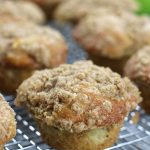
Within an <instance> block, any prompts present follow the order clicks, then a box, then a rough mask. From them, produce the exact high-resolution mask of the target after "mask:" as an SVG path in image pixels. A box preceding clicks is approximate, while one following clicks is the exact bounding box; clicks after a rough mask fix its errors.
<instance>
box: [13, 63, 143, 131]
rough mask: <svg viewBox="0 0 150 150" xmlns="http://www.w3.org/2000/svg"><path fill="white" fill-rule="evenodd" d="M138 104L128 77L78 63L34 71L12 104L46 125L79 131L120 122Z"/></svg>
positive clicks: (138, 95) (135, 90) (138, 96)
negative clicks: (24, 109) (23, 107)
mask: <svg viewBox="0 0 150 150" xmlns="http://www.w3.org/2000/svg"><path fill="white" fill-rule="evenodd" d="M140 101H141V97H140V94H139V91H138V89H137V88H136V87H135V86H134V85H133V84H132V83H131V81H130V80H129V79H128V78H121V77H120V75H119V74H117V73H114V72H112V71H111V70H110V69H109V68H103V67H98V66H96V65H94V64H93V63H92V62H90V61H79V62H76V63H74V64H72V65H70V64H65V65H61V66H59V67H58V68H55V69H52V70H44V71H38V72H36V73H35V74H34V75H33V76H32V77H30V78H29V79H27V80H26V81H24V82H23V83H22V84H21V86H20V87H19V88H18V90H17V97H16V100H15V103H16V105H18V106H25V107H27V108H28V109H29V111H30V112H31V113H32V114H33V116H34V117H35V118H36V119H39V120H41V121H44V122H45V123H47V125H49V126H53V127H56V128H58V129H60V130H64V131H68V132H82V131H85V130H89V129H93V128H97V127H106V126H107V125H112V124H115V123H120V122H121V121H123V119H124V117H125V116H126V115H127V113H128V112H129V111H130V110H132V109H134V108H135V107H136V105H137V103H139V102H140Z"/></svg>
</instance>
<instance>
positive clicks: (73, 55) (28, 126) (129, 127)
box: [5, 23, 150, 150]
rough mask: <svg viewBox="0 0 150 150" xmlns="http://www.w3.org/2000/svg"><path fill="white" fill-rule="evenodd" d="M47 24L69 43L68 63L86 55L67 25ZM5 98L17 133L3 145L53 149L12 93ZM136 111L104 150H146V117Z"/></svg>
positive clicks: (18, 149) (10, 149)
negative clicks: (134, 120) (136, 116)
mask: <svg viewBox="0 0 150 150" xmlns="http://www.w3.org/2000/svg"><path fill="white" fill-rule="evenodd" d="M51 26H53V27H55V28H57V29H58V30H60V31H61V32H62V34H64V36H65V37H66V39H67V41H68V43H69V56H68V63H72V62H74V61H75V60H81V59H86V58H87V55H86V53H84V51H82V49H81V48H80V46H79V45H77V44H76V43H75V42H74V40H73V38H72V36H71V28H72V27H71V25H67V26H61V25H58V24H57V23H51ZM5 98H6V100H7V101H8V102H9V103H10V105H11V106H12V108H13V109H14V110H15V112H16V114H17V115H16V120H17V136H16V137H15V138H14V139H13V140H12V141H10V142H9V143H7V144H6V145H5V149H6V150H54V149H52V148H50V147H49V146H47V145H46V144H44V142H42V140H41V137H40V133H39V131H38V129H37V128H36V125H35V122H34V121H33V120H32V118H31V116H30V115H28V113H27V112H26V111H25V110H24V109H21V108H16V107H15V106H14V104H13V99H14V96H5ZM136 112H140V115H141V117H140V118H141V119H140V121H139V123H138V124H137V125H133V120H132V117H133V116H134V115H135V114H136ZM136 112H132V113H131V114H130V115H129V117H128V118H126V119H125V124H124V127H123V128H122V129H121V132H120V136H119V139H118V141H117V143H116V144H115V145H114V146H113V147H111V148H107V150H139V149H140V150H150V116H148V115H146V114H145V113H144V111H143V110H141V109H140V107H137V110H136Z"/></svg>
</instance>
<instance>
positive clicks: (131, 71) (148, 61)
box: [125, 46, 150, 83]
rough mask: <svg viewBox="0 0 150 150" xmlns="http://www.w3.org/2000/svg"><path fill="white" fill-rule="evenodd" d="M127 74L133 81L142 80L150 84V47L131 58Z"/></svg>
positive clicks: (126, 69)
mask: <svg viewBox="0 0 150 150" xmlns="http://www.w3.org/2000/svg"><path fill="white" fill-rule="evenodd" d="M125 73H126V75H128V76H129V77H130V78H132V79H136V78H141V79H142V80H146V81H148V82H149V83H150V46H146V47H144V48H142V49H140V50H139V51H138V52H137V53H136V54H134V55H133V56H132V57H131V58H130V60H129V61H128V63H127V65H126V67H125Z"/></svg>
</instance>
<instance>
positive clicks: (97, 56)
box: [73, 10, 150, 74]
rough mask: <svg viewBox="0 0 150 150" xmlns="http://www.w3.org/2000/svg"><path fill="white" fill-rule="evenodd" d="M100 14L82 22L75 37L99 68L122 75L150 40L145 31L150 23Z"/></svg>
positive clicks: (124, 15) (128, 15) (122, 15)
mask: <svg viewBox="0 0 150 150" xmlns="http://www.w3.org/2000/svg"><path fill="white" fill-rule="evenodd" d="M96 12H97V11H96ZM96 12H93V13H91V15H89V16H87V17H85V18H84V19H82V20H81V21H80V22H79V24H78V25H77V26H76V27H75V29H74V31H73V36H74V37H75V39H76V40H77V41H78V42H79V44H81V46H82V47H83V48H84V49H85V50H86V51H87V52H88V54H89V58H90V59H92V60H93V61H94V62H95V63H96V64H98V65H102V66H106V67H110V68H111V69H112V70H114V71H116V72H118V73H121V74H122V73H123V67H124V65H125V63H126V61H127V60H128V58H129V57H130V56H131V55H132V54H133V53H135V51H137V49H138V48H140V47H142V46H143V45H144V44H145V43H146V40H149V38H148V36H147V37H146V34H147V33H146V34H145V35H144V36H145V40H144V38H143V36H142V35H143V33H145V32H143V31H142V29H141V28H144V25H145V24H149V25H150V21H149V19H148V18H147V17H137V16H135V15H133V14H131V13H126V12H119V11H118V12H116V13H114V14H113V13H108V12H111V11H106V10H105V11H98V13H96ZM147 22H148V23H147ZM149 33H150V32H149Z"/></svg>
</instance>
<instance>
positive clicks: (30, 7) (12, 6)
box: [0, 0, 45, 23]
mask: <svg viewBox="0 0 150 150" xmlns="http://www.w3.org/2000/svg"><path fill="white" fill-rule="evenodd" d="M0 16H6V17H11V18H12V17H13V18H20V19H23V20H27V21H31V20H32V22H35V23H42V22H44V21H45V16H44V13H43V12H42V11H41V10H40V8H38V6H37V5H35V4H34V3H32V2H29V1H11V0H6V1H3V0H1V1H0Z"/></svg>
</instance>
